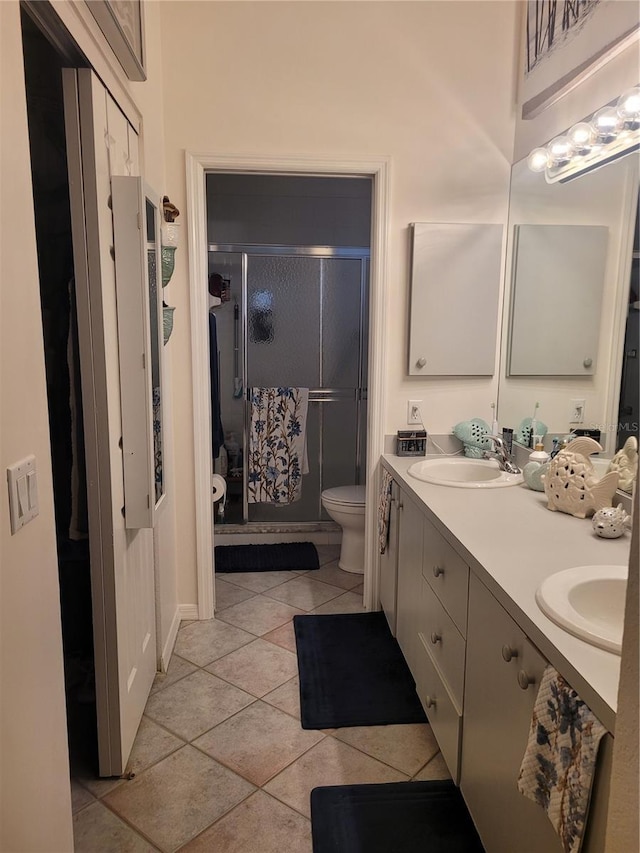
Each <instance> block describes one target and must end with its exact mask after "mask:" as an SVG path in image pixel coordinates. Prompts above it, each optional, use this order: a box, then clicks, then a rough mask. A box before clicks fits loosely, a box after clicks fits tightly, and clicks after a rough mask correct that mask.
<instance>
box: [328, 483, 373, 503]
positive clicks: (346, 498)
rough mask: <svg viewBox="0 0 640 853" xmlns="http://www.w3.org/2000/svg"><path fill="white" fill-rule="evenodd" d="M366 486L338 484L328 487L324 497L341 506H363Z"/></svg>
mask: <svg viewBox="0 0 640 853" xmlns="http://www.w3.org/2000/svg"><path fill="white" fill-rule="evenodd" d="M365 497H366V488H365V487H364V486H336V487H335V488H333V489H326V490H325V491H324V492H323V493H322V499H323V500H326V501H331V503H333V504H337V505H339V506H345V507H347V506H351V507H363V508H364V505H365Z"/></svg>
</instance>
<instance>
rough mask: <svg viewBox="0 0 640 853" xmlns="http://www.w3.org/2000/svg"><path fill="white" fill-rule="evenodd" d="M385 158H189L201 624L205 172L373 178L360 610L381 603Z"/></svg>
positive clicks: (208, 543) (207, 451) (207, 539)
mask: <svg viewBox="0 0 640 853" xmlns="http://www.w3.org/2000/svg"><path fill="white" fill-rule="evenodd" d="M390 165H391V160H390V158H389V157H387V156H379V157H373V158H366V159H362V160H355V159H336V160H333V159H329V158H319V157H308V156H303V155H290V156H272V157H268V156H261V155H240V154H202V153H193V152H187V154H186V181H187V210H188V217H189V219H188V221H189V223H190V226H191V227H190V228H189V304H190V312H191V361H192V383H193V384H192V391H193V442H194V484H195V523H196V573H197V589H198V618H199V619H212V618H213V616H214V601H215V599H214V596H215V592H214V582H213V578H214V561H213V520H212V511H211V508H212V502H211V401H210V393H209V338H208V323H207V316H208V303H207V288H206V286H205V285H206V282H207V277H208V264H207V246H208V242H207V208H206V186H205V180H206V173H207V172H216V171H217V172H237V173H239V174H261V175H280V176H295V175H308V176H309V175H315V176H318V177H366V178H371V179H372V185H373V192H372V204H371V260H370V291H369V294H370V301H369V381H368V392H367V398H368V399H367V405H368V419H367V426H368V429H367V433H368V437H367V465H366V475H367V476H366V486H367V491H366V501H367V508H366V515H365V573H364V606H365V608H366V609H367V610H375V609H377V608H378V606H379V604H378V602H379V593H378V586H379V581H378V571H377V568H378V559H377V557H378V555H377V553H376V549H375V532H376V526H377V487H376V486H377V476H376V470H377V466H378V458H379V456H380V454H381V453H383V451H384V413H385V401H386V374H385V367H386V349H387V340H386V327H385V317H386V315H387V311H388V307H389V306H388V305H387V300H388V298H389V296H388V289H387V288H386V287H385V283H386V280H387V262H388V261H387V259H388V222H389V179H390Z"/></svg>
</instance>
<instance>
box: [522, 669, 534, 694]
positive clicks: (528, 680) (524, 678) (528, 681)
mask: <svg viewBox="0 0 640 853" xmlns="http://www.w3.org/2000/svg"><path fill="white" fill-rule="evenodd" d="M535 681H536V680H535V678H531V676H530V675H527V673H526V672H525V671H524V669H521V670H520V672H519V673H518V684H519V685H520V687H521V688H522V690H527V688H528V687H529V685H530V684H535Z"/></svg>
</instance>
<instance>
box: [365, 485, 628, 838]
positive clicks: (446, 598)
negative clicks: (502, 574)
mask: <svg viewBox="0 0 640 853" xmlns="http://www.w3.org/2000/svg"><path fill="white" fill-rule="evenodd" d="M394 489H396V490H397V491H396V492H394V494H397V496H398V500H397V503H396V504H394V507H395V508H397V510H396V509H394V511H393V512H392V519H395V520H397V524H396V526H395V528H394V526H393V524H394V522H393V521H392V527H391V537H392V538H391V540H390V545H391V547H390V550H389V553H388V555H386V559H387V562H385V561H384V558H383V561H382V563H381V572H382V573H383V574H382V575H381V599H384V601H387V604H384V601H383V607H384V609H385V612H386V613H387V618H388V619H390V614H392V613H393V612H394V611H393V601H394V599H393V579H392V577H391V576H393V574H394V572H393V568H394V567H395V566H397V595H396V599H395V618H396V623H395V624H396V637H397V639H398V642H399V644H400V648H401V649H402V652H403V654H404V656H405V659H406V661H407V664H408V665H409V668H410V670H411V672H412V674H413V677H414V678H415V681H416V692H417V694H418V696H419V698H420V701H421V702H422V705H423V707H424V709H425V711H426V714H427V717H428V719H429V722H430V724H431V727H432V729H433V733H434V735H435V737H436V740H437V741H438V745H439V747H440V750H441V751H442V755H443V757H444V759H445V761H446V763H447V767H448V768H449V772H450V773H451V776H452V778H453V780H454V782H456V784H459V785H460V788H461V790H462V794H463V795H464V799H465V801H466V804H467V806H468V808H469V811H470V812H471V816H472V817H473V820H474V823H475V825H476V827H477V829H478V832H479V834H480V837H481V839H482V843H483V844H484V847H485V849H486V851H487V853H515V851H517V853H561V850H562V846H561V844H560V841H559V839H558V836H557V835H556V834H555V832H554V830H553V828H552V826H551V823H550V822H549V820H548V818H547V816H546V814H545V813H544V812H543V811H542V809H541V808H540V807H539V806H537V805H536V804H535V803H534V802H533V801H531V800H529V799H527V798H525V797H524V796H523V795H522V794H520V792H519V791H518V789H517V785H516V783H517V778H518V774H519V771H520V765H521V763H522V758H523V756H524V752H525V749H526V746H527V739H528V734H529V726H530V723H531V715H532V711H533V706H534V703H535V699H536V696H537V692H538V687H539V684H540V680H541V678H542V674H543V672H544V669H545V667H546V665H547V661H546V660H545V658H544V657H543V655H542V654H541V653H540V652H539V651H538V649H537V648H536V647H535V646H534V645H533V643H532V642H531V641H530V639H529V638H528V637H527V636H526V635H525V633H524V631H523V630H522V629H521V628H520V627H519V626H518V624H517V623H516V622H515V621H514V619H513V618H512V617H511V616H510V615H509V614H508V613H507V611H506V610H505V609H504V608H503V607H502V605H501V604H500V603H499V602H498V601H497V600H496V599H495V598H494V596H493V594H492V593H491V592H489V590H488V589H487V587H485V585H484V584H483V583H482V581H480V580H479V579H478V577H477V575H476V574H474V571H473V570H470V567H469V566H468V565H467V563H465V561H464V560H463V559H462V557H461V556H460V555H459V554H458V552H457V551H456V550H455V548H454V547H453V545H452V544H451V543H450V542H449V540H448V539H447V538H446V537H445V536H444V535H443V534H442V533H441V532H440V531H439V530H438V529H436V527H435V526H434V525H433V524H432V523H431V521H429V520H427V515H426V513H425V511H424V508H423V507H422V506H421V505H420V504H418V503H417V502H415V500H414V499H413V498H412V497H410V494H411V492H410V490H409V489H408V488H407V489H405V488H400V487H398V485H397V484H396V483H394ZM394 512H397V518H396V515H394ZM394 530H395V535H394ZM396 536H397V539H396V538H395V537H396ZM396 545H397V552H396V551H394V549H395V548H396ZM394 553H397V561H395V557H394ZM387 575H389V577H387ZM390 624H392V621H391V619H390ZM612 753H613V738H612V737H611V735H609V734H606V735H605V736H604V738H603V740H602V743H601V746H600V752H599V756H598V767H597V772H596V780H595V784H594V789H593V792H592V797H591V804H590V808H589V822H588V826H587V831H586V834H585V840H584V843H583V847H582V853H602V851H603V850H604V849H605V829H606V812H607V805H608V800H609V791H608V787H609V780H610V776H611V758H612Z"/></svg>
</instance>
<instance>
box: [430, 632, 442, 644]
mask: <svg viewBox="0 0 640 853" xmlns="http://www.w3.org/2000/svg"><path fill="white" fill-rule="evenodd" d="M431 642H432V643H433V645H434V646H435V644H436V643H440V642H442V634H436V632H435V631H432V632H431Z"/></svg>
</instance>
